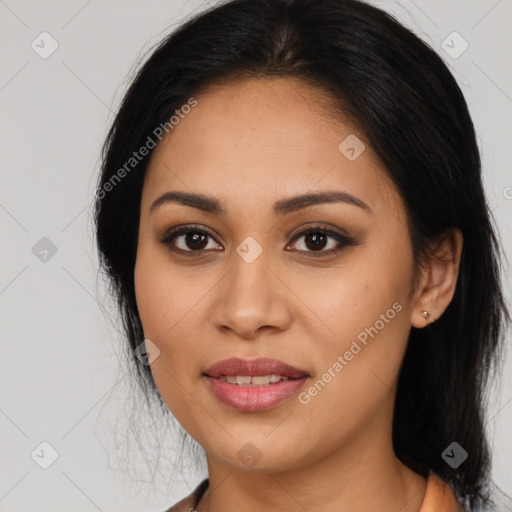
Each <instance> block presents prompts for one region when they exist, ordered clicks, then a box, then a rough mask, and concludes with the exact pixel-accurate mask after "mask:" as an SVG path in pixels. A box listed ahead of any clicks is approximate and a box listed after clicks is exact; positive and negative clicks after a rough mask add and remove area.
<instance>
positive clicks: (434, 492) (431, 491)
mask: <svg viewBox="0 0 512 512" xmlns="http://www.w3.org/2000/svg"><path fill="white" fill-rule="evenodd" d="M208 485H209V480H208V478H205V479H204V480H203V481H202V482H201V483H200V484H199V485H198V486H197V487H196V488H195V489H194V490H193V491H192V492H191V493H190V494H189V495H188V496H186V497H185V498H183V499H182V500H181V501H179V502H178V503H176V505H174V506H173V507H171V508H170V509H168V510H166V511H165V512H195V507H196V506H197V504H198V503H199V500H200V499H201V497H202V496H203V494H204V493H205V491H206V489H207V488H208ZM420 512H464V509H463V508H462V507H461V506H460V505H459V504H458V502H457V500H456V499H455V496H454V494H453V492H452V490H451V488H450V486H449V485H448V484H447V483H446V482H444V481H443V480H441V479H440V478H439V477H438V476H437V475H436V474H435V473H432V471H431V472H430V473H429V477H428V479H427V490H426V492H425V498H424V499H423V504H422V505H421V509H420Z"/></svg>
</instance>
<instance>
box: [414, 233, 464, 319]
mask: <svg viewBox="0 0 512 512" xmlns="http://www.w3.org/2000/svg"><path fill="white" fill-rule="evenodd" d="M462 245H463V236H462V233H461V231H460V230H459V229H457V228H454V227H452V228H449V229H447V230H446V231H444V232H443V233H442V234H441V235H440V237H439V239H438V240H437V241H436V243H435V245H434V246H433V247H432V250H431V253H432V254H431V257H430V258H429V260H428V262H427V264H426V265H425V266H424V267H423V268H422V269H421V271H420V272H421V276H420V280H419V283H420V284H419V286H418V287H417V289H416V292H415V299H414V302H413V307H412V309H411V325H412V326H413V327H417V328H422V327H426V326H427V325H428V324H430V323H432V322H434V321H435V320H437V319H438V318H439V317H440V316H441V315H442V314H443V312H444V310H445V309H446V308H447V307H448V305H449V304H450V302H451V300H452V298H453V294H454V293H455V288H456V285H457V277H458V275H459V265H460V258H461V254H462ZM422 311H428V312H429V313H430V316H429V318H428V319H427V318H425V317H424V316H423V315H422V314H421V312H422Z"/></svg>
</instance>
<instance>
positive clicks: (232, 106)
mask: <svg viewBox="0 0 512 512" xmlns="http://www.w3.org/2000/svg"><path fill="white" fill-rule="evenodd" d="M195 99H196V101H197V106H195V107H194V108H193V109H191V110H188V109H187V111H188V113H187V114H186V115H185V114H183V115H182V116H181V117H180V119H179V123H178V124H176V125H175V126H174V127H173V128H172V130H171V131H170V132H169V133H168V134H167V135H165V137H164V138H163V140H162V142H161V143H159V144H158V146H157V148H156V149H155V151H154V152H153V155H152V157H151V161H150V164H149V166H148V171H147V175H146V181H145V185H144V188H145V194H146V195H151V196H155V195H156V194H158V193H163V192H166V191H167V190H169V189H173V190H187V191H191V190H193V191H194V192H198V191H200V192H202V193H205V194H208V195H215V196H216V197H219V198H221V199H223V198H225V199H226V203H227V204H229V203H233V205H234V204H235V203H239V206H242V205H243V204H246V202H247V201H253V200H258V203H260V204H261V203H265V202H267V201H269V202H270V201H272V202H273V201H274V200H275V199H278V198H282V197H283V195H284V196H286V195H293V194H298V193H305V192H308V191H311V190H314V189H315V188H321V189H326V188H328V189H333V188H334V189H340V190H343V191H346V192H349V193H351V194H353V195H356V196H359V197H362V198H364V201H365V202H367V203H371V204H372V205H373V206H374V207H375V209H376V210H378V209H379V208H380V207H382V206H383V200H384V196H386V197H387V199H388V200H391V201H393V200H395V201H396V200H397V199H399V198H397V197H395V198H393V197H392V192H393V191H391V196H390V195H389V192H390V190H388V189H390V188H391V189H393V188H394V186H393V183H392V182H391V180H390V179H389V177H388V175H387V173H386V172H385V169H384V167H383V166H382V164H381V163H380V162H379V160H378V158H377V157H376V156H375V155H374V153H373V151H372V149H371V148H370V147H369V145H368V144H365V146H363V144H364V143H363V140H364V136H363V135H361V134H360V133H359V132H358V130H357V129H356V127H354V126H351V125H350V124H349V123H348V122H347V121H346V120H343V119H341V118H335V117H334V115H333V114H332V113H331V112H330V111H329V110H328V108H329V105H330V101H331V100H330V98H329V96H328V95H327V94H326V93H325V92H323V91H321V90H319V89H314V88H311V87H310V86H307V85H305V84H304V83H302V82H300V81H298V80H293V79H288V78H287V79H282V78H281V79H258V80H251V81H244V82H237V83H231V84H227V85H217V86H213V87H209V88H207V89H205V90H204V91H203V92H202V93H201V94H199V95H197V96H195ZM346 140H348V141H351V142H352V145H354V142H355V144H356V149H357V150H358V152H359V151H360V150H361V148H364V150H363V151H362V153H361V154H360V156H358V157H357V158H356V159H355V160H353V159H349V158H347V155H346V153H344V152H343V151H344V149H345V148H346V144H343V142H344V141H346ZM357 141H359V142H357ZM340 144H341V149H340ZM357 144H360V146H357ZM395 195H396V190H395ZM233 208H234V206H233ZM372 208H373V207H372ZM227 210H229V206H228V208H227ZM228 213H229V212H228Z"/></svg>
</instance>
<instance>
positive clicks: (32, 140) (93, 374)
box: [0, 0, 512, 512]
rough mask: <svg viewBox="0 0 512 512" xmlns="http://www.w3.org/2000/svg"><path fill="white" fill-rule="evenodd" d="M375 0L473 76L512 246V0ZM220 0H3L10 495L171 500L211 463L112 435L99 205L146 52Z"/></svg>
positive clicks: (1, 218)
mask: <svg viewBox="0 0 512 512" xmlns="http://www.w3.org/2000/svg"><path fill="white" fill-rule="evenodd" d="M210 3H213V2H210ZM374 3H375V4H376V5H379V6H381V7H383V8H384V9H386V10H389V11H391V12H393V13H395V15H396V16H397V17H398V18H399V19H400V20H401V21H402V22H403V23H405V24H406V25H407V26H409V27H411V28H412V29H413V30H414V31H415V32H416V33H417V34H419V35H420V37H422V38H423V39H425V40H426V41H428V42H429V43H430V44H431V45H432V46H433V47H434V48H435V49H436V51H438V53H440V54H441V55H442V56H443V58H444V59H445V61H446V62H447V63H448V64H449V66H450V68H451V69H452V71H453V73H454V75H455V77H456V78H457V80H458V82H459V84H460V85H461V87H462V89H463V92H464V94H465V96H466V98H467V101H468V102H469V106H470V109H471V113H472V116H473V119H474V122H475V125H476V128H477V132H478V135H479V142H480V146H481V151H482V156H483V164H484V172H485V183H486V189H487V194H488V197H489V201H490V204H491V207H492V209H493V211H494V214H495V216H496V219H497V221H498V226H499V229H500V232H501V235H502V239H503V244H504V247H505V251H506V253H507V255H508V257H509V258H510V255H511V254H512V233H511V228H510V219H511V218H512V189H510V188H507V187H512V172H511V157H510V146H511V135H512V130H511V128H512V121H511V114H512V73H511V66H510V55H511V50H512V30H511V29H512V27H511V20H512V0H499V1H496V0H472V1H468V0H456V1H453V0H450V1H449V2H448V1H446V0H435V1H427V0H415V1H411V0H402V1H398V2H397V1H379V2H377V1H376V2H374ZM206 5H207V3H206V2H205V1H200V0H191V1H183V0H166V1H163V0H150V1H144V2H143V1H139V2H136V1H133V0H131V1H126V0H125V1H120V0H118V1H113V0H102V1H100V0H89V1H86V0H73V1H66V2H65V1H52V2H50V1H40V0H39V1H36V0H32V1H28V0H27V1H22V0H5V1H2V0H0V53H1V62H2V65H1V66H0V112H1V115H0V172H1V176H2V186H1V188H0V222H1V229H2V233H1V235H2V250H1V262H0V263H1V265H0V312H1V326H2V346H3V347H4V357H3V358H2V359H1V360H0V379H1V389H2V393H1V399H0V429H1V430H0V431H1V436H0V449H1V453H0V461H1V463H0V510H3V511H7V510H9V511H12V512H15V511H22V510H25V511H26V510H31V511H33V512H38V511H46V510H47V511H50V510H51V511H53V512H58V511H66V512H69V511H72V510H73V511H94V510H100V511H121V510H124V511H130V510H132V511H142V510H145V511H147V510H154V511H155V512H158V511H163V510H164V509H166V508H167V507H168V506H170V505H171V504H174V503H175V502H176V501H177V500H178V499H179V498H181V497H182V496H183V495H184V494H187V493H188V492H190V490H191V489H192V488H193V487H195V485H196V484H197V483H198V482H199V480H200V479H201V478H202V477H203V476H204V471H203V472H201V471H199V472H194V470H191V471H190V472H189V473H186V474H185V476H184V477H183V479H181V478H178V477H173V486H172V488H171V489H170V490H169V491H161V490H160V491H158V490H154V489H152V488H150V487H149V484H146V483H144V482H139V483H137V484H135V482H134V481H133V480H132V478H130V477H129V476H128V475H126V474H125V473H123V472H121V471H119V470H117V469H115V460H110V458H109V457H108V456H107V452H106V448H105V447H104V446H103V445H102V444H101V443H100V442H99V440H98V435H97V434H98V431H100V432H101V430H102V428H103V427H98V425H99V424H98V423H97V422H98V418H99V417H101V415H100V412H102V415H103V416H105V415H107V416H108V415H109V414H110V412H111V411H112V410H113V409H114V408H115V406H116V404H117V403H118V402H122V401H123V400H124V401H126V399H127V397H126V394H127V392H123V391H122V388H123V385H124V384H125V381H123V379H122V378H120V370H119V363H118V359H117V355H116V350H117V348H116V347H118V346H120V344H122V343H123V339H122V337H121V335H120V334H119V332H118V331H117V330H116V328H115V324H116V315H115V311H114V310H113V309H112V307H111V305H108V304H107V298H106V296H105V293H104V289H103V287H102V285H101V282H98V281H97V279H96V269H97V260H96V255H95V246H94V242H93V230H92V223H91V218H90V214H91V209H90V205H91V201H92V193H93V190H94V185H95V177H96V175H97V172H98V162H99V149H100V144H101V143H102V141H103V138H104V136H105V134H106V130H107V127H108V125H109V123H110V121H111V120H112V117H113V112H115V110H116V107H117V105H118V103H119V100H120V98H121V96H122V93H123V91H124V87H125V86H126V84H127V78H128V77H129V72H130V70H131V69H133V65H134V63H135V61H136V58H137V57H138V56H140V55H142V54H143V52H145V51H146V50H148V49H149V48H150V47H151V46H152V45H153V44H154V43H156V42H157V41H159V40H160V39H161V38H162V37H163V36H164V35H165V34H167V33H168V32H169V31H170V30H171V29H172V28H173V27H174V26H176V25H177V24H179V23H180V21H181V20H183V19H184V18H185V17H186V16H188V15H189V14H190V13H192V12H196V11H198V10H199V9H201V8H203V7H205V6H206ZM43 31H47V32H49V33H50V34H51V36H52V37H53V38H54V39H55V40H56V41H57V42H58V45H59V46H58V49H57V50H56V51H55V52H54V53H53V54H52V55H51V56H50V57H48V58H47V59H43V58H41V57H40V56H39V55H38V54H37V53H36V52H35V51H34V50H33V49H32V48H31V43H32V41H33V40H34V39H36V38H37V36H39V34H40V33H41V32H43ZM453 31H457V32H458V33H459V34H461V36H462V37H463V38H464V39H465V40H466V41H467V42H468V43H469V47H468V49H467V50H466V51H465V52H464V53H463V54H462V55H460V56H459V57H458V58H455V59H454V58H452V57H450V56H449V55H448V54H447V53H446V52H445V51H444V50H443V49H442V46H441V44H442V41H443V40H445V39H446V38H447V36H449V35H450V34H451V33H452V32H453ZM454 44H459V43H454ZM47 48H48V46H47ZM456 48H457V46H456ZM42 237H47V238H48V239H50V240H51V241H52V243H53V244H55V246H56V248H57V253H56V254H55V255H54V256H53V257H51V258H49V260H48V261H47V262H46V263H43V262H41V261H40V259H38V258H37V257H36V255H35V254H34V253H33V251H32V248H33V247H34V246H35V245H36V243H38V241H39V240H40V239H41V238H42ZM505 277H506V279H507V280H510V274H506V275H505ZM506 292H507V297H508V298H510V294H511V293H510V288H509V287H508V286H507V288H506ZM100 304H104V305H105V306H104V307H105V308H106V313H102V308H103V306H100ZM109 315H110V316H109ZM110 317H112V320H109V318H110ZM509 341H510V335H509V336H508V337H507V344H508V342H509ZM511 366H512V357H511V354H510V353H509V354H508V356H507V362H506V365H505V368H504V374H503V380H502V386H501V389H496V391H495V393H494V394H493V396H492V400H491V404H490V408H491V411H492V412H491V414H490V415H489V418H488V424H487V425H488V428H489V432H490V435H491V439H492V444H493V448H494V478H495V481H496V483H497V484H498V485H500V486H501V487H502V488H503V489H504V490H506V491H507V492H509V493H510V492H512V441H511V440H510V435H508V436H507V434H510V431H511V428H510V427H511V423H512V422H511V419H512V383H511V378H510V376H511ZM116 393H117V394H116ZM123 393H124V398H115V397H116V396H117V397H119V396H121V397H122V396H123ZM103 406H105V407H104V408H103V411H102V407H103ZM105 408H106V411H105ZM101 425H102V423H101ZM121 428H122V427H119V429H121ZM123 428H124V427H123ZM106 429H107V428H106V427H105V430H106ZM43 441H46V442H48V443H50V445H51V446H53V447H54V449H55V450H56V451H57V452H58V458H57V460H56V461H55V462H54V463H53V464H52V465H51V466H50V467H49V468H48V469H42V468H41V467H40V466H39V465H38V464H36V462H35V461H34V460H33V459H32V458H31V453H32V452H33V451H34V450H35V449H36V448H38V447H39V445H40V443H41V442H43ZM107 448H108V450H109V451H111V450H112V449H113V448H112V447H107ZM114 448H115V447H114ZM43 451H44V450H43ZM39 453H41V452H40V448H39ZM49 453H50V452H49V450H46V451H45V454H46V455H45V456H47V455H48V454H49ZM111 463H112V466H110V464H111ZM160 476H161V478H163V479H164V480H165V478H166V474H165V473H163V474H161V475H160ZM169 478H171V477H170V476H169ZM136 488H137V489H138V491H137V493H136V494H135V495H134V489H136ZM144 489H146V490H147V492H146V493H144V492H141V490H142V491H144Z"/></svg>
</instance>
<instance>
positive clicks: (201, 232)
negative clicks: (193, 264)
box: [160, 225, 219, 256]
mask: <svg viewBox="0 0 512 512" xmlns="http://www.w3.org/2000/svg"><path fill="white" fill-rule="evenodd" d="M208 238H211V239H212V247H210V249H208ZM160 243H161V244H163V245H165V246H167V247H168V248H169V250H170V251H173V252H178V253H182V254H184V255H186V256H200V255H201V254H202V253H203V252H204V251H205V250H211V249H214V250H218V249H216V247H217V248H218V247H219V244H218V243H217V242H216V240H215V239H214V238H213V235H211V234H210V233H209V232H208V231H207V230H206V229H204V228H203V229H199V228H197V226H196V225H189V226H181V227H179V228H175V229H171V230H170V231H168V232H167V233H166V234H165V235H164V236H163V237H162V238H161V239H160Z"/></svg>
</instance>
